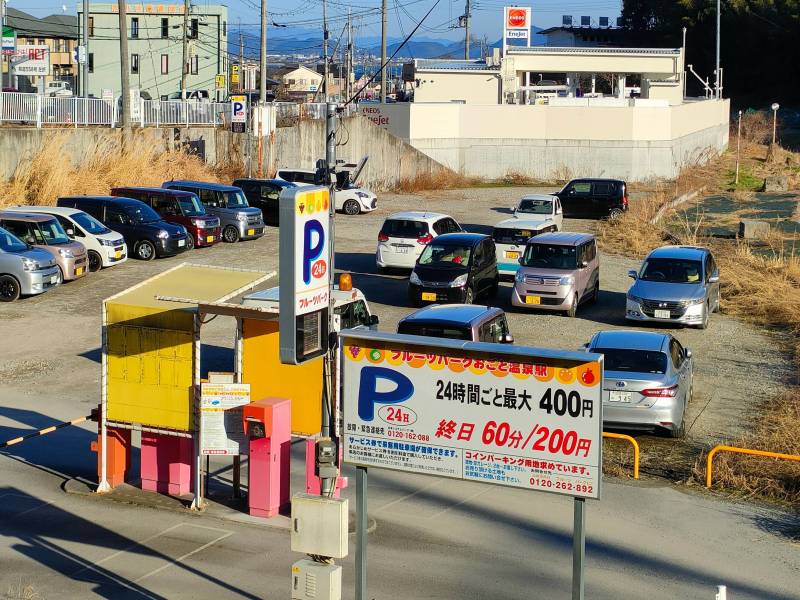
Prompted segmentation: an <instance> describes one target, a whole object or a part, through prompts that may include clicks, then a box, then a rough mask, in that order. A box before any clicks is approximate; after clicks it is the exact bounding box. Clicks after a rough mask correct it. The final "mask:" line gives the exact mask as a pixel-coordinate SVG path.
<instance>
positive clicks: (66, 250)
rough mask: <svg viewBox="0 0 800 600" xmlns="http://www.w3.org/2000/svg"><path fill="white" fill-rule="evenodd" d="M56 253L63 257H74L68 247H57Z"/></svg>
mask: <svg viewBox="0 0 800 600" xmlns="http://www.w3.org/2000/svg"><path fill="white" fill-rule="evenodd" d="M58 253H59V254H60V255H61V256H63V257H64V258H75V254H73V252H72V250H70V249H69V248H59V249H58Z"/></svg>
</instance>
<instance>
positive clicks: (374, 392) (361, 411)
mask: <svg viewBox="0 0 800 600" xmlns="http://www.w3.org/2000/svg"><path fill="white" fill-rule="evenodd" d="M380 380H384V381H389V382H391V383H394V384H395V388H394V389H393V390H390V391H388V392H379V391H378V381H380ZM413 393H414V384H412V383H411V380H410V379H409V378H408V377H406V376H405V375H403V374H402V373H398V372H397V371H392V370H391V369H387V368H385V367H364V368H363V369H361V381H360V382H359V385H358V417H359V418H360V419H361V420H362V421H372V419H374V418H375V405H376V404H397V403H399V402H405V401H406V400H408V399H409V398H410V397H411V394H413Z"/></svg>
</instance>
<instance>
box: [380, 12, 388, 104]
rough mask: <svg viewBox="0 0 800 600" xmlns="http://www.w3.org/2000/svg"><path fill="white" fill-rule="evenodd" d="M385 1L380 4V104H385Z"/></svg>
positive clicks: (386, 24)
mask: <svg viewBox="0 0 800 600" xmlns="http://www.w3.org/2000/svg"><path fill="white" fill-rule="evenodd" d="M386 4H387V3H386V0H383V1H382V2H381V103H382V104H386V87H387V81H386V28H387V27H388V23H387V21H388V18H387V10H388V9H387V6H386Z"/></svg>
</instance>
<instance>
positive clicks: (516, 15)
mask: <svg viewBox="0 0 800 600" xmlns="http://www.w3.org/2000/svg"><path fill="white" fill-rule="evenodd" d="M529 10H530V9H528V8H515V7H510V8H506V28H507V29H527V28H528V14H529Z"/></svg>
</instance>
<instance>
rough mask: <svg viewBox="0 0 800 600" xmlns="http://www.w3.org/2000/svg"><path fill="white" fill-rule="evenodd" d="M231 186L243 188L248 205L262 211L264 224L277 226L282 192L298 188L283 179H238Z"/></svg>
mask: <svg viewBox="0 0 800 600" xmlns="http://www.w3.org/2000/svg"><path fill="white" fill-rule="evenodd" d="M231 185H234V186H236V187H238V188H242V191H243V192H244V195H245V197H246V198H247V203H248V204H249V205H250V206H253V207H255V208H260V209H261V214H262V215H264V223H266V224H267V225H277V224H278V215H279V213H280V202H279V200H280V197H281V192H282V191H283V190H284V189H285V188H296V187H297V184H296V183H292V182H291V181H284V180H283V179H252V178H249V177H244V178H242V179H236V180H235V181H234V182H233V183H231Z"/></svg>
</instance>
